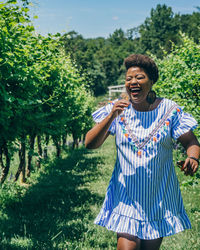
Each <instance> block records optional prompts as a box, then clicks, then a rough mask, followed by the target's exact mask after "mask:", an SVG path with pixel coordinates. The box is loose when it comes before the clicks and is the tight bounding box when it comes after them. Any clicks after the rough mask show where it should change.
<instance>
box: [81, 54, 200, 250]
mask: <svg viewBox="0 0 200 250" xmlns="http://www.w3.org/2000/svg"><path fill="white" fill-rule="evenodd" d="M125 66H126V69H127V72H126V79H125V86H126V90H127V94H128V96H129V101H127V100H123V99H121V100H115V101H113V102H111V103H109V104H108V105H106V106H104V107H102V108H100V109H98V110H97V111H95V112H94V113H93V119H94V121H95V122H96V123H97V124H96V125H95V126H94V127H93V128H92V129H91V130H90V131H89V132H88V133H87V135H86V140H85V144H86V147H87V148H91V149H93V148H98V147H99V146H101V145H102V144H103V142H104V141H105V140H106V138H107V137H108V136H109V135H110V134H111V135H116V140H115V141H116V148H117V160H116V163H115V168H114V171H113V174H112V177H111V180H110V183H109V186H108V189H107V193H106V197H105V200H104V203H103V206H102V209H101V211H100V213H99V214H98V216H97V218H96V220H95V223H96V224H97V225H100V226H103V227H106V228H107V229H109V230H112V231H115V232H116V233H117V248H118V249H124V250H125V249H126V250H127V249H142V250H145V249H146V250H147V249H155V250H156V249H159V247H160V245H161V242H162V239H163V237H165V236H170V235H173V234H176V233H178V232H181V231H183V230H185V229H189V228H191V224H190V220H189V218H188V216H187V214H186V212H185V209H184V206H183V201H182V197H181V192H180V188H179V183H178V180H177V176H176V174H175V169H174V165H173V158H172V151H173V141H174V140H179V141H180V142H181V143H182V145H183V146H184V147H185V149H186V151H187V158H186V160H185V162H184V165H183V167H182V170H183V171H184V172H185V174H186V175H188V174H189V175H193V174H194V173H195V172H196V171H197V168H198V158H199V151H200V150H199V143H198V141H197V139H196V137H195V135H194V134H193V132H192V130H193V129H194V128H196V126H197V122H196V121H195V119H194V118H193V117H192V116H191V115H189V114H187V113H185V112H183V110H182V108H181V107H180V106H179V105H178V104H176V103H175V102H173V101H171V100H169V99H166V98H157V97H156V95H155V93H153V92H152V90H151V87H152V85H153V84H154V83H155V82H156V81H157V79H158V69H157V66H156V64H155V62H154V61H153V60H152V59H150V58H148V57H147V56H144V55H131V56H129V57H128V58H126V59H125ZM152 93H153V94H152ZM152 97H153V98H152Z"/></svg>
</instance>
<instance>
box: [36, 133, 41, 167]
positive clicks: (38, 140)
mask: <svg viewBox="0 0 200 250" xmlns="http://www.w3.org/2000/svg"><path fill="white" fill-rule="evenodd" d="M37 147H38V159H37V167H38V168H40V165H41V159H42V144H41V136H40V135H38V136H37Z"/></svg>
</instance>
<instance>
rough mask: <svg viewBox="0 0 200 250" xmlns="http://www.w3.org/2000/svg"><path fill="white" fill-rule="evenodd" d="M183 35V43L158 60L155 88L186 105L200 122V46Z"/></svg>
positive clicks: (199, 122)
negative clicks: (157, 75) (157, 76)
mask: <svg viewBox="0 0 200 250" xmlns="http://www.w3.org/2000/svg"><path fill="white" fill-rule="evenodd" d="M181 37H182V44H181V45H179V46H178V45H174V47H173V50H172V53H170V54H168V55H166V56H165V57H164V59H163V60H157V63H158V67H159V74H160V77H159V81H158V82H157V83H156V84H155V87H154V89H155V90H156V92H157V93H158V94H159V95H160V96H165V97H167V98H169V99H172V100H174V101H176V102H177V103H179V104H180V105H182V106H184V110H185V111H186V112H189V113H191V114H192V115H193V116H194V117H195V118H196V120H197V121H198V124H200V116H199V113H200V78H199V75H200V74H199V73H200V71H199V64H200V46H199V45H197V44H196V43H195V42H194V41H193V40H192V39H191V38H189V37H187V36H185V35H183V34H182V35H181Z"/></svg>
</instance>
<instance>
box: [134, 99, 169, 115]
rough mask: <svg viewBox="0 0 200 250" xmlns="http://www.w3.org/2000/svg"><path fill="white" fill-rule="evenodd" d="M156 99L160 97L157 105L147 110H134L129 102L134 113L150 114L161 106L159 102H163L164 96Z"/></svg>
mask: <svg viewBox="0 0 200 250" xmlns="http://www.w3.org/2000/svg"><path fill="white" fill-rule="evenodd" d="M158 99H161V100H160V102H159V103H158V105H157V107H155V108H154V109H153V110H147V111H138V110H136V109H135V108H134V107H133V105H132V104H130V106H131V108H132V109H133V110H134V112H135V113H145V114H150V113H152V112H154V111H156V110H158V109H159V108H160V106H161V104H162V103H163V102H164V99H165V98H158Z"/></svg>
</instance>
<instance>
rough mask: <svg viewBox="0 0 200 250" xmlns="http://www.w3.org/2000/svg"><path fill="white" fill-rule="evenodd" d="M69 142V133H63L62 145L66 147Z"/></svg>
mask: <svg viewBox="0 0 200 250" xmlns="http://www.w3.org/2000/svg"><path fill="white" fill-rule="evenodd" d="M66 143H67V135H62V147H63V148H64V147H65V146H66Z"/></svg>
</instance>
